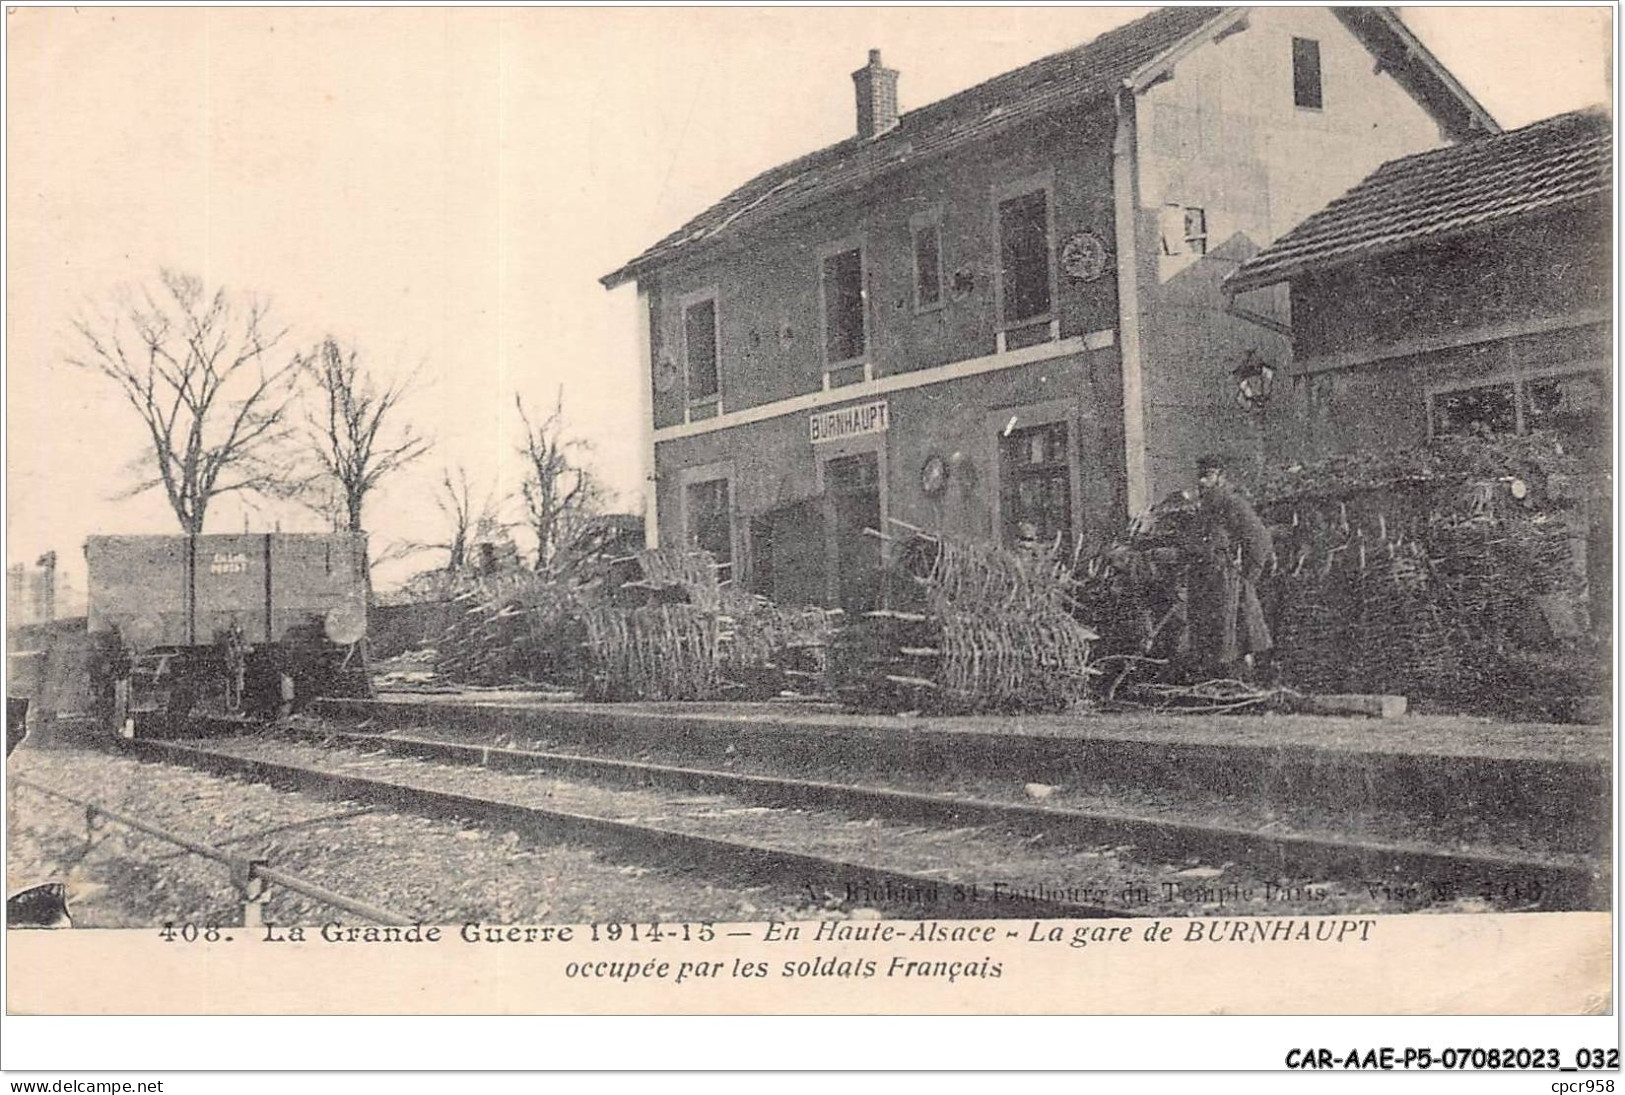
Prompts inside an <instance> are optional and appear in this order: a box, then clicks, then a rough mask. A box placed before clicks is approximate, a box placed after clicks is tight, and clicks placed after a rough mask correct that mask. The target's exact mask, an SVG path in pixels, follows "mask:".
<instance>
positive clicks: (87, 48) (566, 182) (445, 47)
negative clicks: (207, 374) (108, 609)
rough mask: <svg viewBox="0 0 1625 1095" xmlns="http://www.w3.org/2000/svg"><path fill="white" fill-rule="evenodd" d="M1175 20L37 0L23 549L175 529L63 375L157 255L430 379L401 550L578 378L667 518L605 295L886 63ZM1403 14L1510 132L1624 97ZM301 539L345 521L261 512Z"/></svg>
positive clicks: (27, 56) (1543, 58)
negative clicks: (447, 483)
mask: <svg viewBox="0 0 1625 1095" xmlns="http://www.w3.org/2000/svg"><path fill="white" fill-rule="evenodd" d="M1146 10H1148V9H1145V8H1080V7H1048V8H1024V9H1014V8H958V9H941V8H933V9H924V8H822V9H809V8H794V9H792V8H779V9H742V8H733V9H672V8H644V9H633V8H623V9H607V10H606V9H599V10H582V9H556V8H555V9H525V10H517V9H500V10H496V9H485V10H456V9H404V8H403V9H369V10H333V9H326V10H317V9H292V8H283V9H253V8H235V9H213V10H204V9H159V10H138V9H132V8H115V9H81V10H79V11H75V10H73V9H71V8H58V9H46V10H39V9H31V10H17V9H10V11H11V14H10V15H9V16H8V19H7V31H8V35H7V61H8V77H7V85H6V86H7V94H8V106H7V122H8V134H9V136H8V142H7V152H8V170H7V184H8V203H7V227H8V251H7V264H8V265H7V271H8V275H9V292H8V298H7V305H8V309H7V311H8V323H7V330H6V334H7V351H8V352H7V355H6V365H7V378H6V393H7V410H6V421H7V427H8V430H7V435H8V449H7V466H6V486H7V500H6V501H7V505H6V525H7V531H8V543H7V552H6V554H7V558H8V561H32V560H33V559H34V558H35V557H36V556H37V555H38V554H40V553H41V552H43V551H46V550H49V549H53V548H54V549H56V550H57V551H58V552H59V553H60V554H61V555H62V557H63V559H64V565H65V566H67V567H68V568H70V569H82V565H83V564H82V556H81V555H80V552H79V545H80V544H81V542H82V541H83V539H84V538H85V536H86V535H87V534H89V533H92V532H97V531H102V532H173V531H175V529H176V525H175V521H174V518H173V516H172V515H171V513H170V512H169V509H168V506H167V503H166V502H165V501H164V499H163V498H162V496H161V493H159V492H151V493H149V494H147V495H145V496H143V497H141V498H138V499H132V500H122V501H115V500H114V498H115V496H116V495H117V494H118V493H119V491H120V488H121V485H122V484H123V483H124V482H125V481H126V477H127V475H128V472H127V465H128V462H129V459H130V458H131V457H133V456H135V455H136V454H137V453H139V452H140V450H141V438H142V434H141V432H140V427H139V424H138V422H137V421H136V419H135V418H134V416H133V413H132V412H131V411H130V410H129V409H128V408H127V407H125V406H123V405H122V404H120V403H119V402H117V398H118V397H117V395H116V393H115V392H114V390H113V389H112V388H111V387H110V386H109V385H108V384H107V382H106V381H105V380H100V379H98V378H94V377H90V376H87V375H83V374H80V373H77V372H76V371H74V370H71V369H69V368H68V367H66V366H65V365H64V364H63V363H62V360H63V358H64V356H65V354H66V353H67V351H68V350H69V349H70V347H71V339H70V333H71V332H70V330H69V326H68V324H69V321H70V319H71V318H72V317H73V316H74V315H75V314H76V312H78V311H80V310H81V309H82V308H83V306H84V304H85V302H89V301H96V300H102V299H106V298H107V297H108V295H109V293H110V292H111V290H112V289H113V288H114V287H115V286H117V285H118V284H120V283H122V282H131V281H140V280H143V279H148V278H150V277H152V276H153V275H154V274H155V273H156V270H157V268H158V267H159V266H160V265H170V266H175V267H178V268H182V269H185V270H189V271H193V272H197V273H199V274H202V275H204V276H205V277H206V278H208V279H210V280H211V282H215V283H219V284H224V285H225V286H227V287H229V288H233V289H245V290H253V291H255V292H258V293H262V294H265V295H267V296H269V297H270V298H271V299H272V300H273V301H274V305H275V311H276V314H277V315H278V317H279V318H280V319H281V321H282V322H283V323H286V324H288V325H289V326H290V327H291V328H292V341H291V343H290V345H301V346H302V345H308V344H309V343H311V342H313V341H314V340H315V339H317V338H318V337H320V336H321V335H322V334H323V333H324V332H327V331H332V332H333V333H335V334H337V335H339V336H341V337H342V338H345V339H349V340H354V341H356V342H357V343H358V344H359V345H360V346H361V347H362V348H363V349H364V351H365V352H366V354H367V355H368V356H369V357H370V359H371V360H372V361H373V362H374V363H376V364H377V365H378V366H379V367H380V368H382V369H385V370H390V369H395V368H403V367H411V366H412V365H415V364H416V363H418V362H419V361H422V362H424V375H425V377H426V378H427V380H428V384H427V385H426V387H425V388H424V390H423V391H421V392H420V393H419V395H418V396H417V397H416V398H415V399H414V400H413V401H412V402H411V403H410V404H409V405H408V408H407V413H408V414H409V416H410V417H411V418H412V420H413V421H414V422H416V423H417V424H418V425H419V426H420V427H422V428H423V429H424V430H426V431H427V432H429V433H431V434H432V435H434V436H435V437H436V438H437V439H438V448H437V450H436V452H435V453H433V454H432V455H431V456H429V457H426V458H425V459H424V460H423V461H422V462H420V463H419V464H418V465H417V466H416V467H415V469H414V470H413V471H411V472H409V473H407V474H405V475H403V476H401V477H400V478H399V479H397V480H396V481H394V482H392V483H389V484H388V485H387V486H386V487H385V488H384V490H383V491H382V492H381V493H380V494H379V495H377V496H375V498H374V499H373V501H372V502H371V503H370V506H369V522H368V523H369V525H370V526H371V529H372V531H373V533H374V538H375V541H380V542H382V543H384V544H387V543H389V542H391V541H394V540H397V539H402V538H410V539H420V540H433V539H437V538H439V536H438V533H439V529H438V528H437V527H435V519H436V517H437V514H436V511H435V510H434V507H433V505H432V502H431V496H432V491H433V484H434V481H435V480H436V479H437V477H438V474H439V470H440V468H441V467H443V466H445V465H455V464H458V463H464V464H466V465H467V466H468V467H469V468H470V470H471V472H472V473H473V475H474V476H475V477H476V479H478V480H479V481H482V482H485V483H489V484H500V486H501V488H503V489H511V488H513V487H514V486H515V485H516V483H517V476H518V474H519V470H520V466H519V462H518V457H517V455H516V454H515V452H514V448H515V445H516V444H517V441H518V438H517V436H516V434H515V429H514V427H515V426H516V424H517V418H516V416H515V414H514V411H513V396H514V393H515V392H518V393H520V394H522V395H524V396H525V398H526V399H527V400H529V401H531V402H532V403H534V404H543V403H547V402H550V400H551V398H552V394H553V392H554V391H555V390H556V389H557V388H558V386H560V385H563V389H564V399H565V406H566V412H567V415H568V417H569V419H570V420H571V422H572V423H573V425H574V427H575V429H576V431H577V432H578V433H579V434H580V435H582V436H584V437H586V438H589V439H590V440H591V441H592V442H593V444H594V446H595V453H594V463H595V464H596V466H597V469H598V471H599V472H600V473H601V475H602V476H603V477H604V478H605V479H606V480H607V481H608V482H609V484H610V485H611V486H612V487H613V488H614V489H615V490H616V491H618V492H619V494H620V503H621V506H620V508H623V509H629V510H639V509H640V508H641V507H640V503H639V500H638V499H639V492H640V491H641V484H640V483H639V482H638V478H639V470H638V447H639V443H640V442H639V422H638V418H637V407H638V389H637V387H636V385H638V384H641V383H645V381H644V380H643V378H642V373H641V369H640V363H639V362H638V361H637V360H636V357H637V354H636V320H635V315H634V311H635V309H634V304H635V299H636V298H635V295H634V293H633V291H632V290H631V289H630V288H629V287H628V288H623V289H621V290H618V291H616V292H614V293H606V292H605V291H604V290H603V289H602V288H601V287H600V286H599V285H598V282H597V278H598V277H599V276H601V275H603V274H605V273H607V272H608V271H610V270H612V269H614V268H616V267H618V266H619V265H621V264H622V263H623V262H624V261H625V260H626V259H629V258H631V257H632V256H633V255H635V254H636V253H638V252H639V251H640V250H642V249H643V248H644V247H645V246H647V245H648V244H650V243H652V242H653V241H654V240H656V239H657V238H659V237H660V236H662V235H664V234H665V233H667V232H668V231H670V230H672V229H673V228H675V227H677V226H678V225H679V224H681V223H682V222H683V221H684V220H686V219H687V218H688V217H690V216H692V215H693V214H695V213H696V212H698V211H699V210H701V209H702V208H704V207H705V206H706V205H708V204H710V203H711V202H713V201H715V200H717V199H718V198H720V197H722V196H723V195H724V194H725V193H726V192H727V191H728V190H730V189H732V188H733V187H734V186H736V185H738V184H739V183H740V182H743V181H744V180H745V179H747V178H748V177H750V176H751V175H753V174H755V173H757V172H759V171H761V170H763V169H764V168H767V167H769V166H772V165H773V164H776V163H779V162H781V161H784V160H786V159H789V158H791V157H793V156H797V155H800V154H802V153H805V152H807V151H810V150H812V149H814V148H817V147H820V146H823V145H825V144H829V143H831V142H833V141H836V140H839V139H841V138H842V137H844V136H846V135H847V133H848V132H849V130H850V128H851V127H852V125H853V108H852V84H851V80H850V77H849V75H848V74H849V73H850V72H851V71H852V70H853V69H856V68H858V67H860V66H861V65H862V64H863V62H864V60H865V57H866V51H867V50H868V49H869V48H871V47H879V48H881V49H882V50H883V51H884V55H885V59H886V63H887V64H888V66H890V67H893V68H898V69H900V70H901V72H902V77H901V82H900V95H901V98H902V100H903V107H904V109H909V108H911V107H915V106H919V105H922V104H924V103H927V102H930V101H932V100H935V99H939V98H941V97H943V96H945V95H948V94H951V93H952V92H954V91H957V90H959V89H961V88H964V87H967V86H970V85H971V84H974V83H977V82H979V81H981V80H984V79H986V78H988V77H990V76H993V75H996V74H998V73H1000V72H1004V71H1007V70H1009V69H1011V68H1014V67H1016V66H1017V65H1020V64H1023V63H1025V62H1027V61H1031V60H1033V59H1035V58H1037V57H1039V56H1042V55H1043V54H1046V53H1050V52H1054V51H1056V50H1059V49H1063V48H1066V47H1068V46H1071V45H1075V44H1077V43H1079V42H1082V41H1085V40H1087V39H1089V38H1091V37H1093V36H1095V35H1096V34H1098V33H1100V32H1101V31H1103V30H1105V29H1107V28H1109V27H1111V26H1115V25H1118V24H1120V23H1123V22H1126V21H1127V20H1129V19H1131V18H1135V17H1137V16H1138V15H1140V14H1142V13H1143V12H1144V11H1146ZM1401 10H1402V13H1403V15H1404V17H1405V19H1406V20H1407V22H1408V23H1409V24H1410V25H1411V26H1412V27H1413V28H1414V29H1415V30H1416V32H1417V34H1418V35H1419V36H1420V37H1421V38H1422V40H1423V41H1424V42H1426V43H1427V44H1428V46H1429V47H1430V48H1431V49H1432V50H1433V51H1434V52H1435V54H1436V55H1437V56H1438V57H1439V58H1440V59H1441V60H1442V61H1443V62H1444V64H1445V65H1446V66H1447V67H1448V68H1450V69H1451V71H1453V72H1454V73H1455V74H1456V75H1457V77H1458V78H1459V79H1460V80H1461V81H1462V82H1463V83H1464V84H1465V85H1466V86H1467V88H1468V89H1469V90H1470V91H1472V92H1473V93H1474V94H1475V95H1476V96H1477V97H1478V98H1479V100H1480V101H1481V102H1482V103H1483V104H1484V105H1485V106H1486V107H1487V108H1488V109H1489V110H1490V112H1491V113H1492V114H1494V115H1495V117H1496V118H1497V119H1498V120H1499V121H1500V122H1501V123H1502V124H1503V125H1504V126H1506V127H1509V128H1510V127H1512V126H1516V125H1520V124H1523V123H1525V122H1529V121H1534V120H1536V119H1538V118H1542V117H1546V116H1549V115H1551V114H1554V113H1558V112H1560V111H1563V110H1568V109H1572V108H1574V107H1577V106H1583V105H1587V104H1589V103H1594V102H1599V101H1604V100H1607V99H1610V98H1611V92H1610V90H1609V81H1610V79H1611V66H1610V56H1611V42H1612V37H1613V28H1612V23H1611V11H1610V10H1609V9H1607V8H1590V9H1577V8H1554V7H1542V8H1538V9H1536V8H1515V7H1502V8H1469V7H1448V8H1426V9H1421V8H1404V9H1401ZM244 516H245V514H244V510H243V508H242V506H241V505H240V504H239V503H238V502H235V501H232V500H229V499H228V500H223V501H221V502H219V503H217V505H216V508H213V509H211V511H210V518H209V528H210V530H211V531H235V530H240V529H241V528H242V527H243V522H244ZM277 519H280V520H281V521H282V527H283V528H285V529H290V530H291V529H294V528H315V527H316V525H315V522H314V520H313V519H312V518H310V517H309V516H306V515H302V514H300V513H298V512H297V511H287V510H283V511H271V510H261V511H258V512H256V513H254V514H252V515H250V517H249V520H250V522H251V527H253V528H255V529H256V530H258V529H264V528H267V527H269V524H270V522H272V521H274V520H277ZM434 561H436V560H434V559H433V558H430V557H423V558H421V559H420V560H418V562H419V563H420V564H421V565H428V564H429V563H431V562H434ZM395 576H397V577H398V576H399V575H398V573H397V574H396V575H395ZM387 578H388V576H386V580H387Z"/></svg>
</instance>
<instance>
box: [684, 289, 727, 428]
mask: <svg viewBox="0 0 1625 1095" xmlns="http://www.w3.org/2000/svg"><path fill="white" fill-rule="evenodd" d="M717 342H718V338H717V298H716V297H715V296H706V297H701V298H698V299H695V300H694V301H692V302H691V303H689V304H687V305H685V306H684V308H683V364H684V368H685V369H686V371H687V374H688V404H689V417H690V418H708V417H710V416H711V415H714V414H716V413H717V410H718V407H719V405H720V404H721V402H722V370H721V369H720V367H719V360H718V353H717V349H718V347H717Z"/></svg>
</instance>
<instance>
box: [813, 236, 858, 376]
mask: <svg viewBox="0 0 1625 1095" xmlns="http://www.w3.org/2000/svg"><path fill="white" fill-rule="evenodd" d="M821 269H822V273H821V286H822V290H823V297H824V364H825V366H826V367H827V366H831V365H845V364H848V363H850V362H854V361H860V360H861V359H862V358H863V355H864V353H865V352H866V351H867V349H868V343H867V339H866V337H865V331H864V321H863V249H862V248H861V247H853V248H850V249H848V250H844V251H837V252H835V253H833V254H830V255H826V256H825V257H824V260H823V264H822V268H821ZM858 379H860V380H861V379H862V374H861V372H860V373H859V376H858Z"/></svg>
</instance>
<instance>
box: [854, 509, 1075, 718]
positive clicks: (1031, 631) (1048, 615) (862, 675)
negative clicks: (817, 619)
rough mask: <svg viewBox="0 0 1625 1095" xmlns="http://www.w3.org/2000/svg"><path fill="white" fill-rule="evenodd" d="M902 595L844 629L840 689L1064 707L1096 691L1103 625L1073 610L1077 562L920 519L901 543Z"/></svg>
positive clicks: (907, 700)
mask: <svg viewBox="0 0 1625 1095" xmlns="http://www.w3.org/2000/svg"><path fill="white" fill-rule="evenodd" d="M896 555H897V559H896V560H895V561H894V563H893V571H894V573H893V574H892V575H890V576H889V577H890V578H891V579H892V580H891V581H889V582H888V586H889V588H891V589H893V590H894V591H895V592H896V596H894V597H893V598H892V600H893V604H894V606H893V607H888V608H885V609H879V610H876V611H871V612H867V613H864V614H863V616H862V617H860V618H858V619H855V620H850V621H848V622H847V623H846V624H845V626H843V627H842V628H841V629H840V630H839V631H838V632H837V633H836V635H835V638H834V641H833V644H832V646H831V648H830V652H829V675H830V686H831V690H832V691H833V692H834V693H835V694H836V695H837V696H838V697H839V698H840V699H842V700H843V701H844V702H845V703H846V704H847V705H848V706H850V707H853V708H856V709H859V710H874V711H909V710H919V711H930V712H935V713H953V712H978V711H1012V712H1013V711H1058V710H1063V709H1065V708H1067V707H1070V706H1073V705H1074V704H1077V703H1079V702H1081V701H1083V700H1085V699H1086V698H1087V697H1088V695H1089V684H1090V679H1091V678H1092V677H1093V676H1094V675H1095V669H1094V667H1093V666H1092V665H1091V664H1090V652H1091V650H1092V648H1093V644H1094V642H1095V639H1096V635H1095V633H1094V632H1093V631H1091V630H1090V629H1089V628H1087V627H1085V626H1084V625H1083V624H1081V623H1079V622H1078V620H1077V619H1076V618H1075V617H1074V616H1073V610H1074V609H1075V607H1076V606H1075V603H1074V601H1073V598H1072V596H1071V588H1072V579H1071V574H1070V567H1069V566H1068V565H1065V564H1064V563H1063V562H1062V561H1061V560H1060V559H1059V558H1058V557H1057V555H1056V553H1054V552H1044V551H1038V552H1035V553H1033V554H1018V553H1016V552H1011V551H1006V550H1004V549H1002V548H998V547H995V546H992V545H989V544H985V543H980V542H976V541H971V540H966V539H961V538H959V537H954V536H935V535H930V534H926V533H923V532H920V531H918V530H914V534H913V535H912V536H911V537H910V538H909V539H908V540H906V541H905V542H904V543H903V544H902V545H901V547H900V549H899V550H898V551H897V552H896Z"/></svg>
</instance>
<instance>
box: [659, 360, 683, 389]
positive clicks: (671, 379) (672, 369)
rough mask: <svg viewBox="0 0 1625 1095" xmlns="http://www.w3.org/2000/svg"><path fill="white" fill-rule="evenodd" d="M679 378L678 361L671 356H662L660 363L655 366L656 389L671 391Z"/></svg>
mask: <svg viewBox="0 0 1625 1095" xmlns="http://www.w3.org/2000/svg"><path fill="white" fill-rule="evenodd" d="M677 380H678V369H677V362H675V361H673V360H672V359H671V358H669V357H663V358H661V359H660V362H659V364H657V365H656V366H655V390H656V391H660V392H669V391H671V390H672V389H673V388H675V387H676V386H677Z"/></svg>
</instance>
